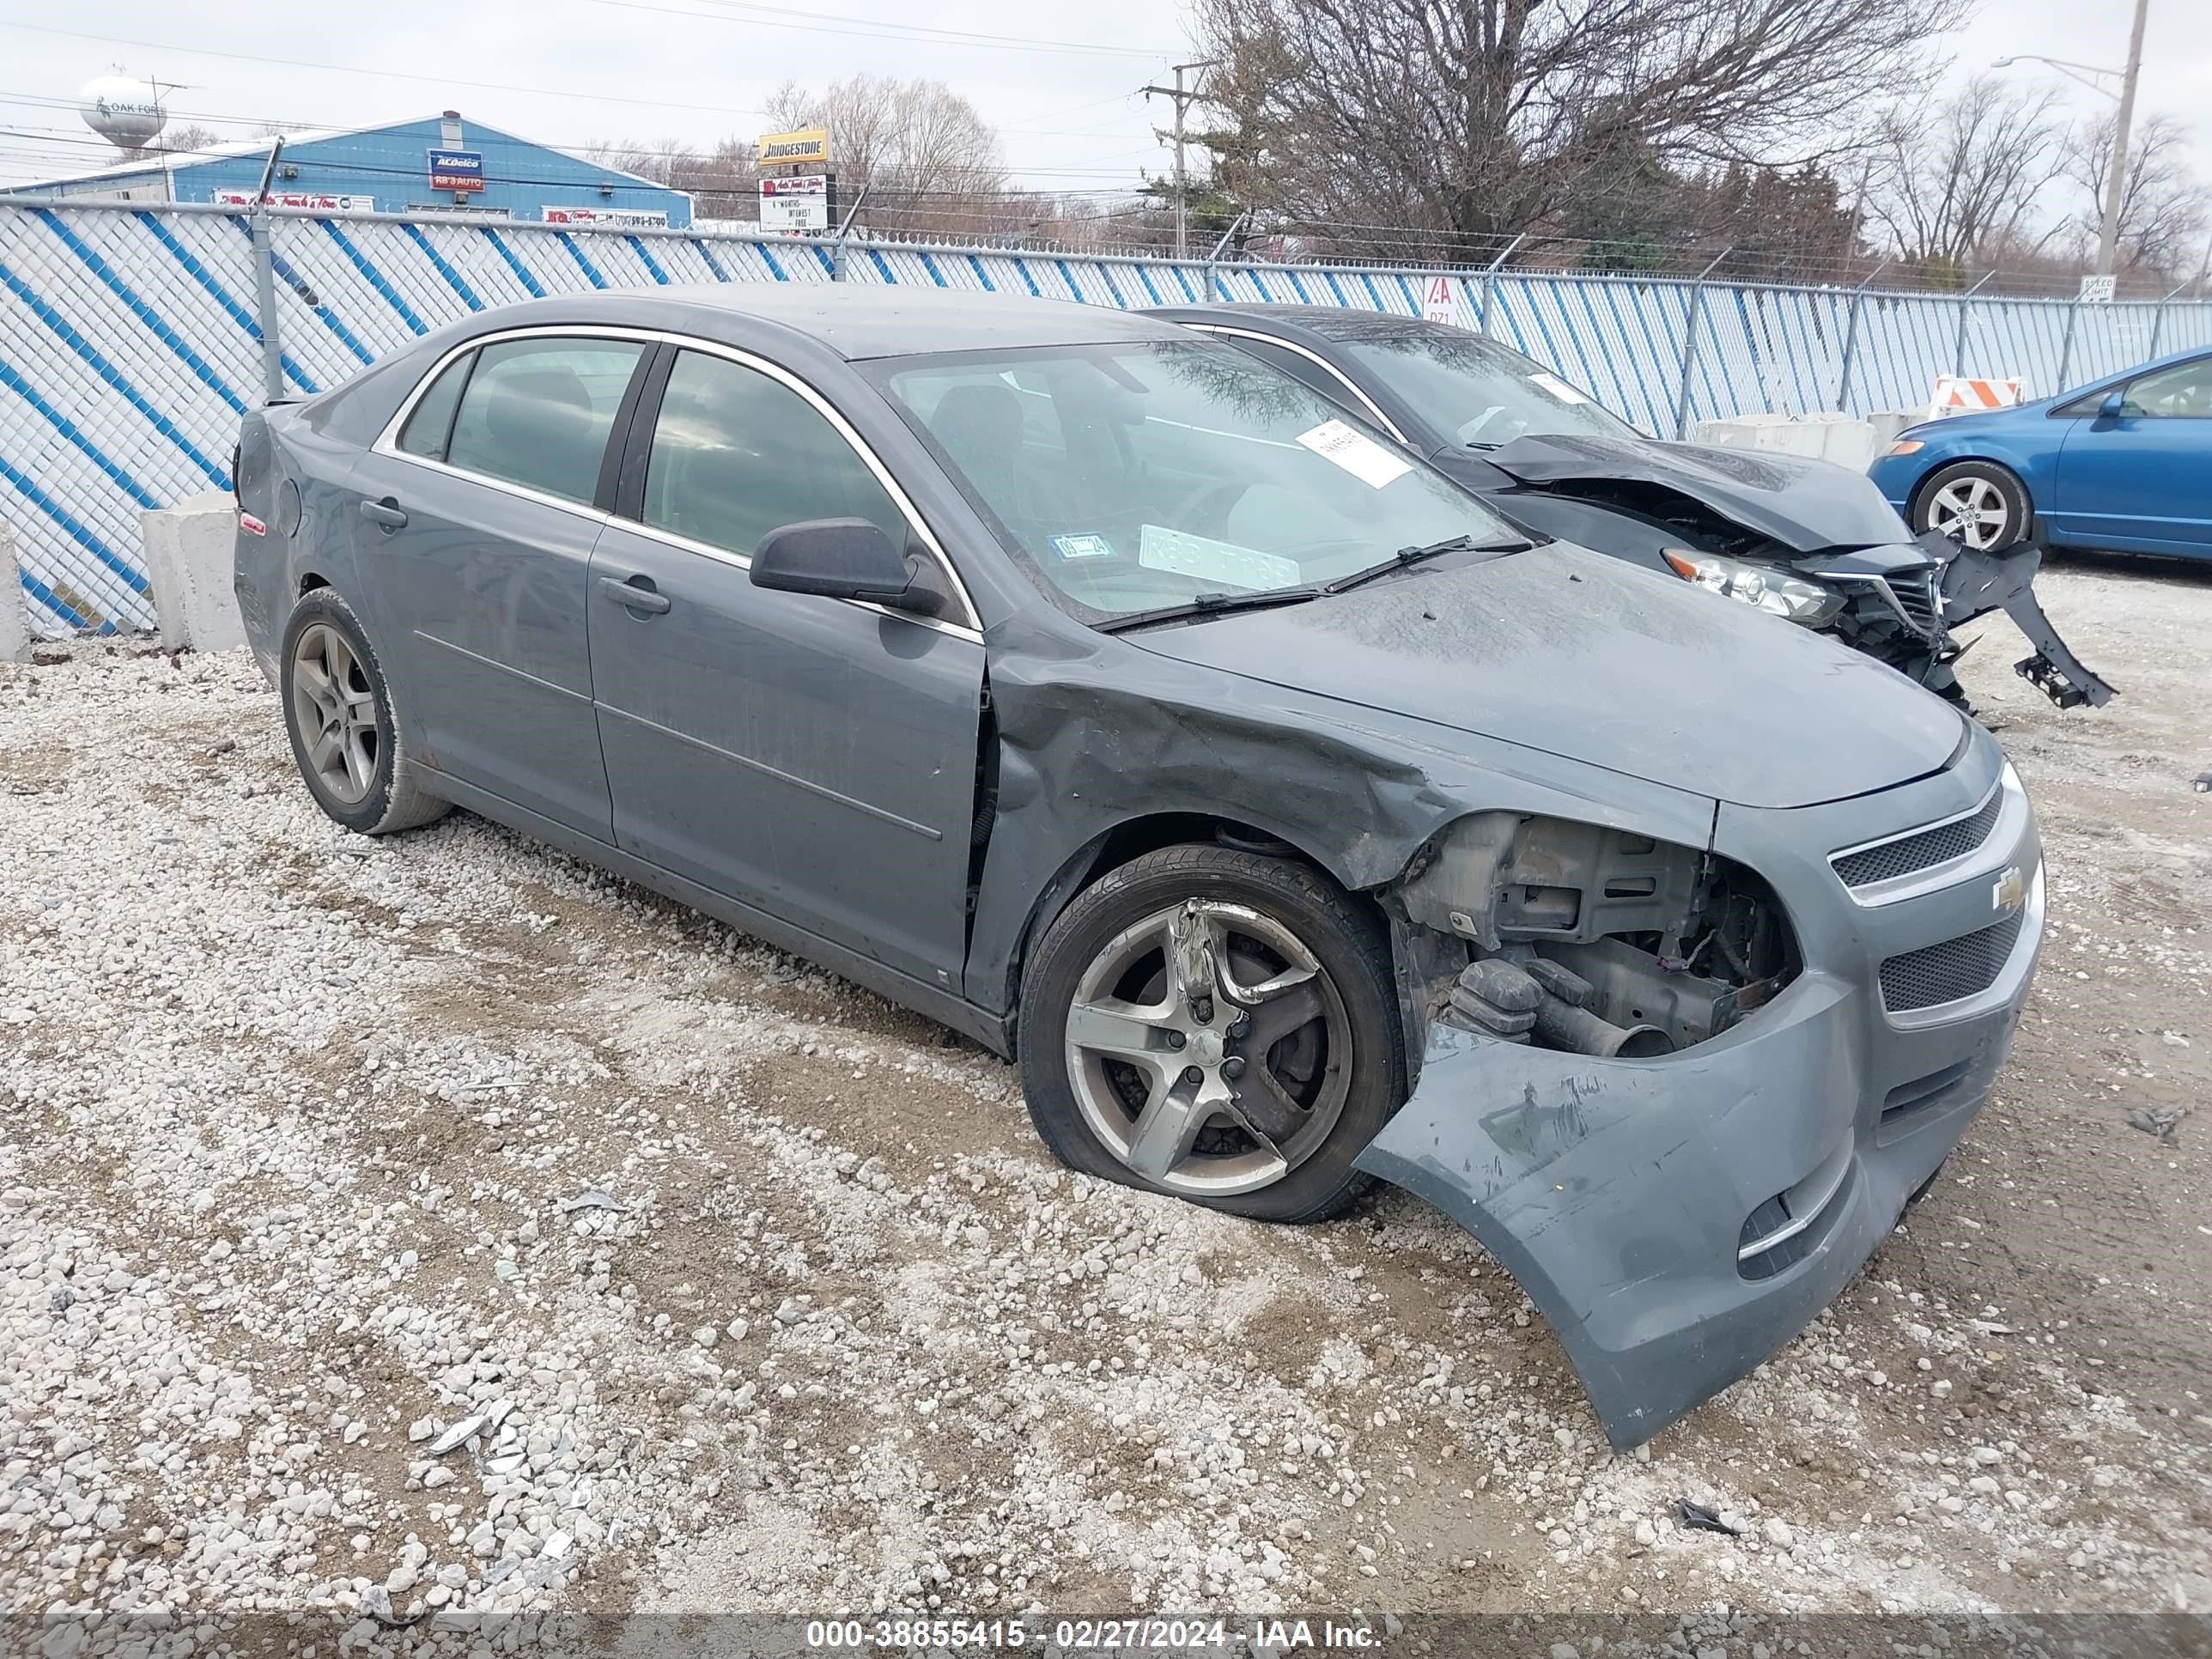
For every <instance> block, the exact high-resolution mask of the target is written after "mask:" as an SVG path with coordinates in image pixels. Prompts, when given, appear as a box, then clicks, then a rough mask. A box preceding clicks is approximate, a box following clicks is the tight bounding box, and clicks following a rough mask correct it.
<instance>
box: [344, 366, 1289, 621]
mask: <svg viewBox="0 0 2212 1659" xmlns="http://www.w3.org/2000/svg"><path fill="white" fill-rule="evenodd" d="M526 339H564V340H578V339H580V340H634V341H637V342H639V343H643V344H649V345H659V344H667V345H672V346H674V347H676V348H677V349H678V350H679V351H696V352H700V353H702V354H704V355H705V356H710V357H722V358H726V359H727V360H728V361H729V362H733V363H736V364H738V366H739V367H740V368H750V369H752V370H754V371H755V372H756V373H758V374H765V375H766V376H768V378H769V380H774V381H775V382H776V383H777V384H778V385H779V386H783V387H784V388H786V389H787V391H790V392H795V393H797V394H798V396H799V398H801V399H802V400H804V401H805V403H806V404H807V405H808V406H809V407H810V408H811V409H812V410H814V412H815V413H816V414H817V415H819V416H822V417H823V420H825V421H827V422H829V427H830V429H831V430H832V431H834V432H836V435H838V436H839V437H841V438H842V439H843V440H844V441H845V443H846V445H847V447H849V448H850V449H851V450H852V452H853V453H854V454H855V455H857V456H858V457H859V458H860V464H861V465H863V466H865V467H866V468H867V470H868V471H869V472H870V473H871V474H872V476H873V477H874V478H875V480H876V482H877V483H878V484H880V485H882V486H883V489H884V494H885V495H889V496H890V499H891V505H892V506H894V507H896V508H898V510H899V512H900V513H902V515H903V516H904V517H905V519H906V521H907V526H908V529H910V530H911V531H913V532H914V533H915V534H916V535H917V536H919V537H920V538H921V542H922V544H923V545H924V546H925V547H927V549H928V550H929V551H930V555H931V556H932V557H933V558H934V559H935V560H936V561H937V563H938V568H939V569H940V570H941V571H942V572H943V573H944V575H945V582H946V585H947V586H948V587H949V589H950V591H951V595H952V598H953V599H954V600H955V602H956V603H957V604H958V605H959V607H960V611H961V616H962V618H963V619H962V620H958V621H952V620H947V619H945V618H942V617H923V616H919V615H916V614H915V612H913V611H898V610H895V609H893V608H892V607H890V606H889V605H877V604H875V603H873V602H872V601H870V600H866V599H841V600H839V601H837V603H839V604H841V605H854V606H856V607H857V608H858V609H860V610H862V611H876V612H878V613H879V614H880V615H883V616H886V617H898V618H900V619H901V620H902V621H905V622H911V623H919V624H920V625H921V626H922V627H924V628H932V629H936V630H937V631H939V633H945V634H951V635H956V636H957V637H959V638H962V639H968V640H974V641H978V642H980V641H981V639H982V637H983V623H982V617H981V612H979V611H977V610H976V609H975V600H974V599H972V598H970V597H969V592H968V585H967V584H966V583H965V582H963V581H962V580H961V579H960V572H959V570H958V569H957V568H956V567H955V566H954V564H953V562H952V558H951V555H950V554H948V553H947V552H946V551H945V544H944V543H943V542H942V541H940V540H939V538H938V535H937V532H936V531H935V530H934V529H933V528H932V527H931V526H930V524H929V521H928V520H927V519H925V518H923V517H922V515H921V509H920V508H919V507H916V506H915V504H914V500H913V498H912V497H911V496H909V495H908V494H907V493H906V490H905V489H904V488H903V487H902V486H901V484H900V483H899V482H898V480H897V479H896V477H893V476H892V474H891V471H890V468H889V467H887V466H885V465H884V463H883V459H882V458H881V457H879V456H878V454H877V453H876V452H875V449H874V447H872V445H870V444H869V442H868V441H867V440H866V439H865V438H863V437H862V436H861V435H860V433H859V431H858V430H857V429H855V428H854V425H853V423H852V422H850V421H848V420H847V419H846V418H845V416H843V415H842V413H841V412H840V411H839V410H838V409H837V407H836V404H832V403H831V402H830V401H829V399H828V398H825V397H823V395H822V394H821V393H820V392H817V391H816V390H815V389H814V387H812V386H810V385H808V384H807V383H806V382H805V380H800V379H799V377H798V376H797V375H796V374H793V373H792V372H791V371H790V370H789V369H787V368H784V367H783V366H782V365H781V364H780V363H775V362H769V360H768V359H767V358H765V357H763V356H759V355H757V353H754V352H750V351H747V350H745V349H743V348H742V347H739V346H732V345H725V344H723V343H721V342H720V341H719V340H702V339H701V338H699V337H697V336H696V335H691V334H678V333H674V332H671V331H669V330H667V329H655V328H625V327H621V326H618V325H614V324H605V325H600V324H592V323H538V324H532V325H530V326H528V327H526V328H510V329H501V330H497V331H494V332H492V333H489V334H479V335H477V336H476V337H474V338H473V339H468V340H463V341H460V342H459V343H457V344H455V345H454V346H453V349H450V350H449V351H447V353H446V354H445V355H444V356H441V357H440V358H439V359H438V361H437V362H435V363H433V364H432V365H431V366H430V367H429V368H428V369H426V370H425V371H424V372H423V374H422V379H421V380H418V381H417V382H416V385H415V388H414V390H413V391H411V392H409V393H408V394H407V397H406V399H405V401H404V402H403V403H402V404H400V405H399V409H398V412H397V413H396V414H394V415H393V416H392V418H391V419H390V420H389V421H387V422H385V426H384V430H383V431H382V432H381V433H380V434H379V435H378V436H377V439H376V441H375V442H374V443H373V444H371V445H370V446H369V448H370V451H371V452H372V453H374V454H378V455H382V456H386V457H387V458H389V459H392V460H396V461H405V462H409V463H410V464H411V465H416V466H421V467H428V468H429V469H430V470H431V471H437V472H443V473H446V474H447V475H448V476H450V477H456V478H465V479H467V480H469V481H470V482H471V483H479V484H483V485H485V486H486V487H487V488H489V489H497V490H500V491H501V492H503V493H504V494H507V495H515V496H519V497H520V498H521V499H522V500H524V501H537V502H539V503H541V504H543V505H544V506H547V507H561V508H563V509H565V510H566V511H568V512H570V513H576V514H578V515H579V516H580V517H583V518H586V519H589V520H592V521H593V522H594V523H596V524H599V525H601V526H607V525H619V526H622V527H623V529H625V530H628V531H631V532H635V533H636V534H639V535H641V536H647V537H650V538H653V540H655V541H660V542H665V543H667V544H670V545H671V546H674V547H679V548H682V549H684V550H685V551H687V552H691V553H699V554H703V555H705V556H708V557H709V558H713V559H717V560H720V562H723V563H725V564H732V565H735V566H736V567H737V568H738V569H740V570H750V569H751V568H752V563H753V562H752V560H751V559H750V557H748V556H745V555H744V554H742V553H732V552H731V551H730V550H728V549H726V548H720V547H709V546H708V545H707V544H705V543H703V542H696V541H693V540H691V539H690V538H689V537H684V536H678V535H676V534H673V533H672V532H668V531H665V530H661V529H659V528H657V527H656V526H652V525H649V524H647V523H646V522H644V520H641V519H625V518H623V517H621V516H620V515H618V514H617V513H605V512H602V511H601V510H600V509H599V508H598V507H594V506H593V505H592V503H591V502H589V501H574V500H571V499H570V498H568V496H565V495H547V494H546V493H545V492H544V491H543V490H538V489H530V488H528V487H527V486H526V485H522V484H515V483H507V481H506V480H505V479H503V478H495V477H489V476H488V475H486V474H484V473H482V472H471V471H469V470H468V469H467V468H465V467H459V466H454V465H451V464H449V463H448V462H446V461H444V460H438V459H432V458H431V457H429V456H427V455H416V454H413V453H410V452H409V451H406V450H404V449H402V448H400V447H399V435H400V433H401V432H402V431H404V429H405V428H406V425H407V418H408V416H410V415H412V414H413V413H414V412H415V405H416V404H417V403H419V402H421V401H422V398H423V397H424V396H425V395H426V394H427V393H428V392H429V390H430V388H431V387H432V386H435V385H436V384H437V380H438V377H439V375H441V374H443V373H445V371H446V368H447V366H448V365H449V364H451V363H452V362H453V360H454V359H455V358H457V357H459V356H462V355H463V354H464V353H466V352H471V351H475V350H478V349H481V348H483V347H484V346H488V345H497V344H500V343H502V342H504V341H507V340H526ZM1324 367H1326V365H1324ZM634 372H635V371H634V370H633V373H634ZM649 441H650V440H648V442H649ZM593 482H594V483H597V480H596V479H594V480H593Z"/></svg>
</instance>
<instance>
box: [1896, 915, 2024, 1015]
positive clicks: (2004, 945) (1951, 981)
mask: <svg viewBox="0 0 2212 1659" xmlns="http://www.w3.org/2000/svg"><path fill="white" fill-rule="evenodd" d="M2026 921H2027V913H2026V912H2025V911H2017V910H2016V911H2015V912H2014V913H2013V914H2012V915H2008V916H2007V917H2006V918H2005V919H2004V920H2003V921H2000V922H1995V923H1993V924H1991V925H1990V926H1989V927H1984V928H1983V929H1981V930H1980V931H1979V932H1978V933H1961V934H1960V936H1959V937H1958V938H1957V939H1945V940H1944V941H1943V942H1942V944H1941V945H1926V946H1923V948H1921V949H1920V950H1917V951H1906V952H1905V954H1904V955H1902V956H1896V957H1890V958H1889V959H1888V960H1887V962H1885V963H1882V964H1881V1002H1882V1006H1883V1007H1885V1008H1887V1009H1888V1010H1889V1012H1891V1013H1893V1014H1903V1013H1910V1012H1912V1011H1913V1010H1914V1009H1916V1008H1934V1007H1936V1006H1940V1005H1942V1004H1943V1003H1946V1002H1956V1001H1958V1000H1959V999H1960V998H1961V997H1970V996H1973V995H1975V994H1978V993H1979V992H1983V991H1986V990H1988V989H1989V988H1990V986H1992V985H1994V984H1996V978H1997V975H1999V974H2001V973H2002V972H2003V971H2004V965H2005V963H2007V962H2008V961H2010V960H2011V958H2012V951H2013V946H2014V945H2016V944H2018V943H2019V942H2020V930H2021V926H2022V924H2024V923H2025V922H2026Z"/></svg>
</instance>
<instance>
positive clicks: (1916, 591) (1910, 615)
mask: <svg viewBox="0 0 2212 1659" xmlns="http://www.w3.org/2000/svg"><path fill="white" fill-rule="evenodd" d="M1936 574H1937V573H1936V572H1935V571H1933V570H1926V571H1922V572H1920V573H1918V574H1914V575H1909V576H1893V577H1891V578H1890V579H1889V591H1890V592H1892V593H1893V594H1895V595H1896V596H1897V608H1898V609H1899V610H1900V611H1903V612H1905V620H1906V621H1907V622H1909V623H1911V624H1912V625H1913V627H1914V628H1916V629H1918V630H1919V631H1920V632H1921V633H1923V634H1925V635H1929V637H1930V638H1936V637H1940V636H1941V635H1942V632H1943V599H1942V595H1941V594H1940V593H1939V592H1937V591H1936Z"/></svg>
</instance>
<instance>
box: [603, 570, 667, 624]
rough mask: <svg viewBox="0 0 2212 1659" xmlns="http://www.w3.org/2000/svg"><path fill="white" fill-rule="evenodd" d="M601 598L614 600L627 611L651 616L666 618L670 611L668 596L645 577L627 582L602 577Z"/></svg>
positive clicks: (616, 578)
mask: <svg viewBox="0 0 2212 1659" xmlns="http://www.w3.org/2000/svg"><path fill="white" fill-rule="evenodd" d="M599 596H600V597H601V598H602V599H612V600H613V601H614V602H615V603H616V604H617V605H622V606H623V607H624V608H625V609H628V610H630V611H644V612H646V613H647V615H649V616H654V617H659V616H665V615H666V614H667V611H668V595H666V594H665V593H663V592H659V591H658V590H657V589H655V588H654V587H653V586H650V585H649V579H648V578H647V577H644V576H632V577H631V578H630V579H629V580H627V581H624V580H622V579H621V578H620V577H617V576H602V577H600V578H599Z"/></svg>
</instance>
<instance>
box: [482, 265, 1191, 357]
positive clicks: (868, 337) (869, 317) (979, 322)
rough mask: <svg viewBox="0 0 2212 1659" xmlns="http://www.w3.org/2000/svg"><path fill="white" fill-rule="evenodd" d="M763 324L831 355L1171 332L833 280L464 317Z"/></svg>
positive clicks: (1102, 315)
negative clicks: (802, 337)
mask: <svg viewBox="0 0 2212 1659" xmlns="http://www.w3.org/2000/svg"><path fill="white" fill-rule="evenodd" d="M742 319H754V320H757V321H760V322H765V323H770V324H774V325H778V326H781V327H782V328H785V329H787V330H790V331H792V332H793V333H797V334H801V335H805V336H806V337H808V338H810V339H811V340H814V341H816V342H817V343H819V344H821V345H823V346H824V347H826V348H827V349H829V350H830V351H832V352H835V353H836V354H837V355H838V356H841V357H844V358H847V359H848V360H851V361H855V362H857V361H860V360H862V359H866V358H871V357H904V356H918V355H921V354H924V353H935V352H944V351H974V350H981V349H1001V348H1007V347H1022V346H1060V345H1097V344H1111V343H1116V342H1121V341H1131V340H1158V339H1172V338H1174V337H1176V334H1177V332H1178V331H1177V330H1176V328H1175V327H1174V326H1173V325H1170V324H1168V323H1164V322H1162V321H1160V320H1158V319H1156V318H1151V317H1146V316H1142V315H1139V314H1138V313H1132V312H1125V311H1117V310H1115V309H1114V308H1113V307H1108V306H1090V305H1080V304H1078V303H1076V302H1075V301H1069V300H1040V299H1031V298H1030V297H1028V296H1027V295H1002V294H986V293H977V292H974V291H970V290H964V289H914V288H878V287H874V286H864V285H862V284H860V283H851V284H848V283H827V282H815V283H696V284H679V285H676V286H671V287H668V288H657V289H644V290H638V289H623V290H614V289H610V290H608V291H607V292H605V293H593V294H583V295H575V294H571V295H561V296H559V297H557V298H551V299H545V300H534V301H526V302H525V303H523V304H520V305H516V306H511V307H506V308H505V309H504V310H503V311H501V312H498V313H491V312H485V313H480V314H479V315H478V316H477V317H476V318H473V319H471V321H472V322H474V323H476V324H477V325H484V324H487V323H493V324H496V325H498V326H501V327H513V326H515V325H518V324H526V323H531V322H535V321H539V320H543V321H545V322H549V323H550V322H559V323H578V324H591V323H603V324H608V325H623V326H627V327H632V328H665V329H669V330H671V331H677V332H684V333H691V334H696V335H698V336H700V337H702V338H707V339H714V338H717V337H722V336H723V334H724V328H723V327H722V326H721V325H723V324H725V323H737V322H739V321H740V320H742Z"/></svg>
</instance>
